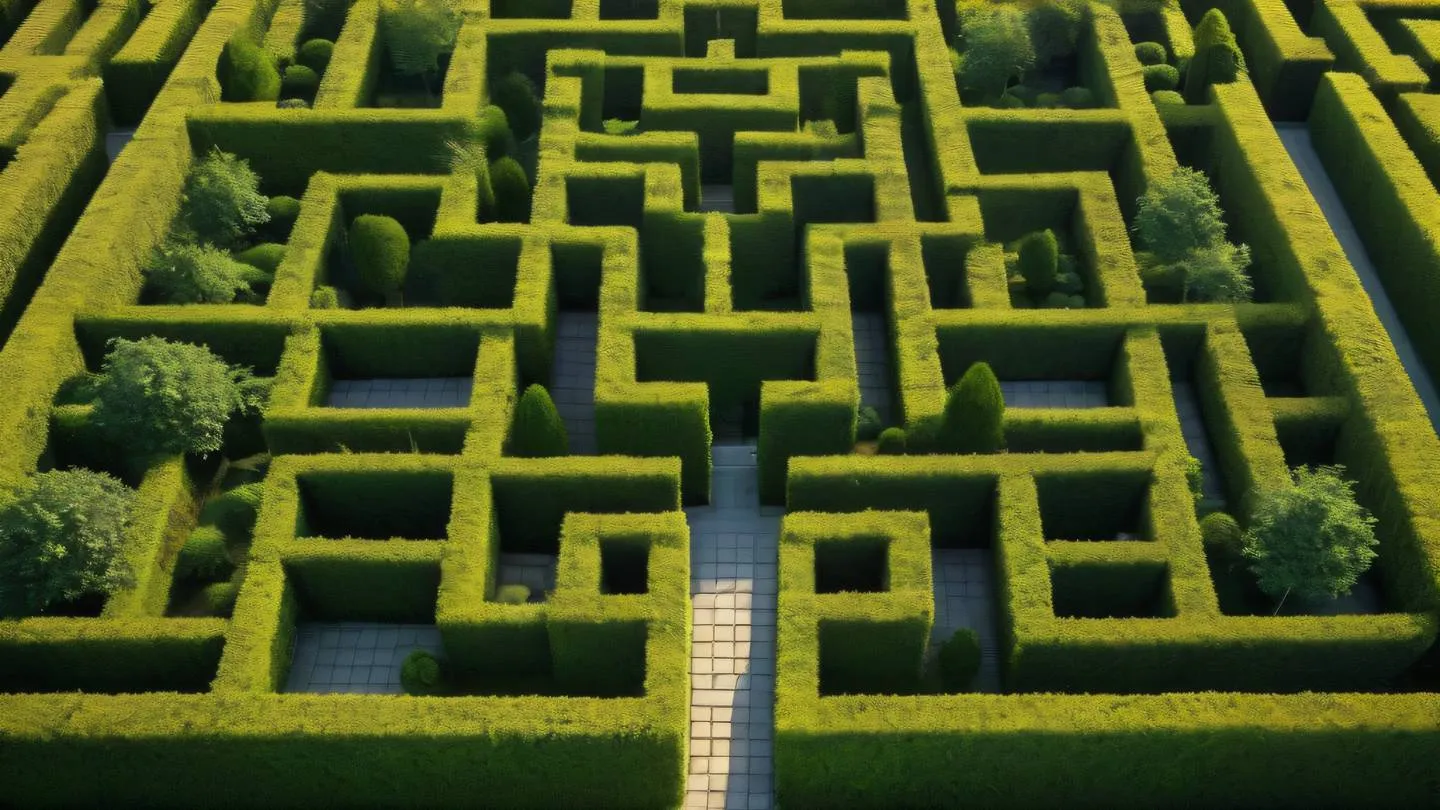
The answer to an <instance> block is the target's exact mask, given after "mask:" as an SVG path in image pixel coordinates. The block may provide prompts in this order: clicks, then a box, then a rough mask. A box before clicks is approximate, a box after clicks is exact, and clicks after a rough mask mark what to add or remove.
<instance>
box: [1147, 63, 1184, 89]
mask: <svg viewBox="0 0 1440 810" xmlns="http://www.w3.org/2000/svg"><path fill="white" fill-rule="evenodd" d="M1142 73H1143V75H1144V77H1145V89H1146V90H1148V91H1149V92H1151V93H1154V92H1156V91H1157V90H1174V89H1175V88H1177V87H1179V86H1180V71H1179V70H1178V69H1176V68H1175V67H1174V66H1172V65H1147V66H1146V67H1145V68H1144V70H1143V71H1142Z"/></svg>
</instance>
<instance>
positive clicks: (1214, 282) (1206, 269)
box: [1180, 242, 1255, 304]
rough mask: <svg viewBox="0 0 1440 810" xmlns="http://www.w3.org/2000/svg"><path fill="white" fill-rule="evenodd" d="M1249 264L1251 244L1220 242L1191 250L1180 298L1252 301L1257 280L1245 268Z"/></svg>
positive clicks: (1238, 301) (1223, 301)
mask: <svg viewBox="0 0 1440 810" xmlns="http://www.w3.org/2000/svg"><path fill="white" fill-rule="evenodd" d="M1249 266H1250V248H1249V247H1248V246H1247V245H1232V244H1230V243H1229V242H1220V243H1219V244H1217V245H1212V246H1210V247H1208V248H1203V249H1200V250H1195V251H1191V252H1190V254H1189V256H1187V257H1186V258H1185V273H1184V276H1183V279H1184V281H1183V287H1182V292H1181V296H1180V297H1181V300H1183V301H1212V302H1215V303H1222V304H1226V303H1228V304H1235V303H1241V302H1244V301H1249V300H1250V296H1251V295H1253V294H1254V292H1255V284H1254V282H1252V281H1251V280H1250V276H1249V274H1247V273H1246V272H1245V269H1246V268H1247V267H1249Z"/></svg>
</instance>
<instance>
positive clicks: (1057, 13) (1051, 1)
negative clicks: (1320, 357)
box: [1026, 0, 1086, 66]
mask: <svg viewBox="0 0 1440 810" xmlns="http://www.w3.org/2000/svg"><path fill="white" fill-rule="evenodd" d="M1085 13H1086V9H1085V3H1084V2H1083V0H1043V2H1040V3H1036V4H1035V5H1034V6H1032V7H1031V8H1030V10H1029V12H1028V13H1027V14H1026V18H1027V21H1028V22H1029V24H1030V42H1031V43H1032V44H1033V45H1034V48H1035V61H1036V62H1037V63H1038V64H1039V65H1041V66H1044V65H1047V64H1049V63H1050V62H1052V61H1054V60H1056V59H1062V58H1064V57H1067V56H1072V55H1074V53H1075V42H1076V40H1077V39H1078V38H1079V36H1080V24H1081V23H1082V22H1084V20H1085Z"/></svg>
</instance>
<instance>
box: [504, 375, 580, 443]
mask: <svg viewBox="0 0 1440 810" xmlns="http://www.w3.org/2000/svg"><path fill="white" fill-rule="evenodd" d="M508 452H509V454H510V455H512V456H521V457H523V458H544V457H547V456H563V455H566V454H568V453H569V452H570V442H569V439H568V438H567V437H566V435H565V423H564V422H562V421H560V412H559V411H558V410H556V409H555V402H554V401H553V400H551V399H550V392H549V391H546V390H545V386H543V385H531V386H529V387H528V388H526V389H525V393H524V394H521V395H520V404H519V405H517V406H516V407H515V421H514V422H513V423H512V424H511V425H510V441H509V447H508Z"/></svg>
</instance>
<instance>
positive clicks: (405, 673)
mask: <svg viewBox="0 0 1440 810" xmlns="http://www.w3.org/2000/svg"><path fill="white" fill-rule="evenodd" d="M400 685H401V686H402V687H403V688H404V689H405V692H406V694H410V695H434V694H437V693H439V692H440V691H441V689H442V688H443V680H442V677H441V673H440V662H439V661H438V660H436V658H435V656H433V655H431V654H430V653H428V652H425V651H424V650H415V651H413V652H411V653H410V654H409V655H407V656H405V661H404V663H402V664H401V665H400Z"/></svg>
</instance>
